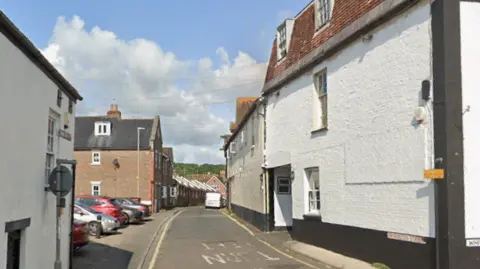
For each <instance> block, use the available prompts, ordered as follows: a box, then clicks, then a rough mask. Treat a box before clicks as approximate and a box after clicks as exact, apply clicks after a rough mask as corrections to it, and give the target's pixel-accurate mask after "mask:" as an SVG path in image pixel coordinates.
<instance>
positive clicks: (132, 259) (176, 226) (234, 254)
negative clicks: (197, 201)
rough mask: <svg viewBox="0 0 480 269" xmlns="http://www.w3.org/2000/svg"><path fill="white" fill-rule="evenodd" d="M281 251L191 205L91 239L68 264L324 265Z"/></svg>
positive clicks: (246, 268)
mask: <svg viewBox="0 0 480 269" xmlns="http://www.w3.org/2000/svg"><path fill="white" fill-rule="evenodd" d="M286 255H287V256H286ZM286 255H284V254H282V253H280V252H278V251H277V250H276V249H273V248H272V247H270V246H267V245H265V244H264V243H262V242H260V241H259V240H257V239H256V237H254V236H252V235H251V234H250V233H249V232H247V231H246V230H245V229H244V228H242V227H241V226H240V225H238V224H237V223H235V222H234V221H233V220H232V219H230V218H229V217H227V216H226V215H224V214H222V213H221V212H220V211H219V210H213V209H212V210H210V209H204V208H203V207H190V208H185V209H174V210H171V211H166V212H161V213H160V214H157V215H156V216H154V218H152V220H151V221H148V222H145V223H144V224H142V225H135V226H132V227H129V228H126V229H122V230H120V231H119V234H117V235H110V236H104V237H102V238H100V239H96V238H91V242H90V244H89V245H88V246H86V247H85V248H84V249H82V250H80V251H79V252H78V253H76V254H75V256H74V260H73V269H81V268H89V269H100V268H101V269H190V268H196V269H203V268H211V269H215V268H229V269H230V268H232V269H235V268H242V269H266V268H277V269H306V268H317V269H323V268H324V267H322V266H319V265H317V264H315V263H312V261H311V260H308V259H307V258H304V257H299V256H296V255H294V254H292V253H288V254H286ZM293 256H295V258H292V257H293ZM305 263H307V264H310V265H312V264H315V265H314V267H311V266H308V265H306V264H305Z"/></svg>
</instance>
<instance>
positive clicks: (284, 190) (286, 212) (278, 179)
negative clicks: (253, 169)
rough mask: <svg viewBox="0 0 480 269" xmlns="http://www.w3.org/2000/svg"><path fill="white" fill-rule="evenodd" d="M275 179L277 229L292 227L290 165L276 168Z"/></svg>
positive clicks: (275, 218)
mask: <svg viewBox="0 0 480 269" xmlns="http://www.w3.org/2000/svg"><path fill="white" fill-rule="evenodd" d="M274 178H275V182H274V185H275V193H274V203H275V205H274V214H275V216H274V220H275V227H290V226H292V221H293V214H292V180H291V178H290V165H288V166H282V167H278V168H275V171H274Z"/></svg>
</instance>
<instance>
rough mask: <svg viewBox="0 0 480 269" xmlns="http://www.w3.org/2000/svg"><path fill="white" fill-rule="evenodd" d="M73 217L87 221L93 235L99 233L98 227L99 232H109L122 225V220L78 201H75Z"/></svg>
mask: <svg viewBox="0 0 480 269" xmlns="http://www.w3.org/2000/svg"><path fill="white" fill-rule="evenodd" d="M73 217H74V218H75V219H76V220H79V221H84V222H87V223H88V231H89V233H90V235H93V236H95V235H96V234H97V229H100V231H99V234H108V233H114V232H115V231H116V230H117V229H118V228H119V227H120V222H118V220H117V219H115V218H114V217H112V216H110V215H107V214H103V213H101V212H98V211H95V210H94V209H92V208H91V207H89V206H87V205H84V204H80V203H78V202H76V203H75V208H74V212H73ZM98 223H100V225H98Z"/></svg>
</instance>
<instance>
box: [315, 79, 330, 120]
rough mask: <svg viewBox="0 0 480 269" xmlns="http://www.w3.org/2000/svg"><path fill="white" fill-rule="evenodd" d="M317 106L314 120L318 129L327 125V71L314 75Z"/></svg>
mask: <svg viewBox="0 0 480 269" xmlns="http://www.w3.org/2000/svg"><path fill="white" fill-rule="evenodd" d="M314 80H315V81H314V84H315V93H316V97H317V100H316V102H317V106H316V109H315V114H317V115H316V116H315V121H316V124H315V125H316V127H317V128H318V129H323V128H327V127H328V97H327V71H326V70H325V71H322V72H320V73H318V74H316V75H315V77H314Z"/></svg>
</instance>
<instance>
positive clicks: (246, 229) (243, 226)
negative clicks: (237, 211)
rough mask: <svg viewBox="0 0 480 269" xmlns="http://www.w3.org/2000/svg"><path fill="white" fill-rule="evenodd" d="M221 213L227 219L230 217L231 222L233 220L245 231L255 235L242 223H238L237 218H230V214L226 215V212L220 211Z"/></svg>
mask: <svg viewBox="0 0 480 269" xmlns="http://www.w3.org/2000/svg"><path fill="white" fill-rule="evenodd" d="M222 214H223V215H225V216H227V217H228V218H229V219H231V220H232V221H233V222H235V223H236V224H238V226H240V227H242V228H243V229H245V231H247V232H248V233H249V234H250V235H251V236H255V234H254V233H253V232H252V231H251V230H250V229H248V228H247V226H245V225H243V224H242V223H240V222H239V221H238V220H236V219H234V218H232V217H231V216H229V215H227V214H226V213H224V212H222Z"/></svg>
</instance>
